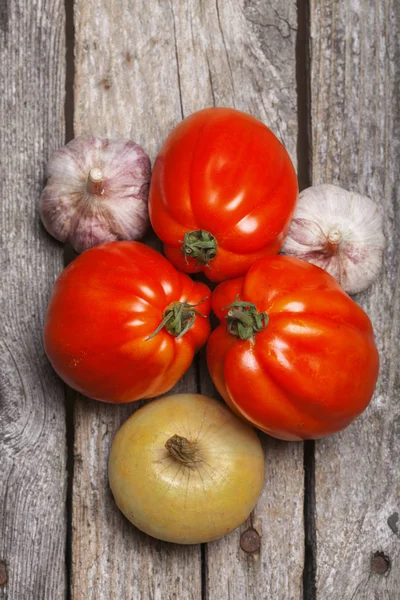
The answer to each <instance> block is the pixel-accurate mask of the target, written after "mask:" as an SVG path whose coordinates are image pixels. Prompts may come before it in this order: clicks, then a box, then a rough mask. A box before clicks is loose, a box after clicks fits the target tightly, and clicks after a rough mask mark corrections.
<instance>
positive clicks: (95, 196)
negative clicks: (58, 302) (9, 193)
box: [39, 135, 151, 252]
mask: <svg viewBox="0 0 400 600" xmlns="http://www.w3.org/2000/svg"><path fill="white" fill-rule="evenodd" d="M150 174H151V166H150V159H149V157H148V156H147V154H146V153H145V152H144V150H143V149H142V148H141V147H140V146H139V145H138V144H136V143H135V142H132V141H131V140H125V139H107V138H103V137H100V136H95V135H92V136H87V137H80V138H76V139H74V140H72V141H71V142H69V144H67V145H66V146H64V147H63V148H60V149H59V150H57V151H56V152H54V153H53V154H52V155H51V157H50V160H49V163H48V165H47V168H46V175H47V183H46V186H45V188H44V190H43V193H42V195H41V198H40V203H39V212H40V216H41V219H42V221H43V224H44V226H45V228H46V229H47V231H48V232H49V233H50V234H51V235H53V236H54V237H55V238H56V239H58V240H60V241H62V242H69V243H70V244H71V246H72V247H73V248H74V249H75V250H76V251H77V252H82V251H83V250H86V249H87V248H91V247H92V246H96V245H97V244H101V243H103V242H107V241H113V240H136V239H140V238H141V237H142V236H143V235H144V233H145V232H146V230H147V228H148V226H149V218H148V208H147V197H148V188H149V183H150Z"/></svg>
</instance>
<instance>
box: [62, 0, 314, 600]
mask: <svg viewBox="0 0 400 600" xmlns="http://www.w3.org/2000/svg"><path fill="white" fill-rule="evenodd" d="M75 27H76V48H75V55H76V67H75V68H76V81H75V86H76V93H75V107H76V110H75V134H76V135H79V134H82V133H86V132H89V131H93V132H100V133H106V134H108V135H116V134H122V135H125V136H129V137H131V138H132V139H134V140H135V141H137V142H138V143H140V144H142V145H143V146H144V148H145V149H146V150H147V151H148V152H149V154H150V156H151V158H152V159H154V157H155V155H156V153H157V151H158V149H159V147H160V145H161V143H162V141H163V139H164V138H165V137H166V135H167V134H168V133H169V131H170V130H171V129H172V128H173V126H174V125H175V124H177V123H178V122H179V121H180V120H181V119H182V117H184V116H186V115H188V114H189V113H191V112H193V111H195V110H198V109H200V108H203V107H205V106H211V105H230V106H235V107H236V108H238V109H242V110H245V111H247V112H250V113H252V114H253V115H255V116H256V117H259V118H261V119H262V120H264V121H265V122H266V123H267V124H269V125H270V126H271V127H272V128H273V129H274V130H275V132H276V133H277V134H278V135H279V136H280V137H281V139H282V140H283V141H284V143H285V144H286V146H287V148H288V150H289V152H290V154H291V156H292V158H293V160H294V161H295V158H296V136H297V116H296V111H297V106H296V95H295V91H294V90H295V36H296V5H295V3H294V2H293V1H285V2H278V1H277V0H275V1H273V2H270V3H268V6H265V5H264V3H261V2H257V1H252V2H246V3H244V2H229V3H226V2H221V1H218V0H217V2H215V1H213V2H209V1H208V0H206V1H202V2H200V1H199V0H196V1H195V0H186V1H184V2H182V1H178V0H170V1H168V2H167V1H165V0H163V1H161V0H159V1H155V2H151V3H149V2H145V1H144V0H137V1H135V2H130V1H129V0H121V1H119V2H116V1H112V2H110V1H109V0H107V1H106V0H85V1H84V0H76V11H75ZM199 369H200V373H201V391H203V393H207V391H210V382H209V380H208V379H207V378H206V377H208V376H206V372H205V367H204V360H203V359H202V360H201V361H200V366H199ZM196 378H197V374H196V368H195V367H192V368H191V370H190V372H189V373H188V374H187V375H186V376H185V378H184V380H183V382H182V383H180V384H179V386H178V387H177V389H178V390H181V391H182V390H184V389H187V390H191V391H194V390H196V389H197V385H196ZM132 410H133V407H125V408H123V409H119V408H117V407H107V406H102V405H98V404H94V403H92V402H89V401H87V400H85V399H81V400H79V401H78V403H77V406H76V412H75V424H76V432H75V436H76V437H75V474H74V485H73V556H72V595H73V598H75V600H78V599H80V598H86V597H87V598H96V600H106V599H107V600H108V599H109V598H110V597H116V598H119V599H124V598H127V599H128V598H132V597H134V598H143V599H146V600H147V598H154V599H156V598H157V599H160V600H161V599H162V600H166V599H170V598H177V599H179V600H181V599H186V598H193V599H196V600H197V599H200V598H201V597H202V595H203V597H204V596H205V597H209V598H213V599H214V598H215V599H216V598H218V600H220V599H224V598H228V597H229V598H253V597H255V596H254V594H257V596H259V597H266V598H271V599H273V598H281V597H282V595H281V594H282V593H284V595H285V599H286V598H287V599H288V600H289V599H293V600H298V599H300V598H301V597H302V594H301V575H302V568H303V548H304V539H303V519H302V510H303V508H302V507H303V450H302V445H300V444H299V445H289V444H288V445H284V444H279V443H277V442H265V446H266V457H267V467H266V469H267V481H266V486H265V490H264V493H263V496H262V498H261V500H260V502H259V504H258V508H257V511H256V512H255V514H254V519H253V525H254V527H255V528H257V531H258V532H259V533H260V534H261V535H262V544H261V551H260V552H257V553H256V554H253V555H251V556H250V555H246V554H245V553H244V552H243V550H241V549H240V546H239V540H240V533H241V532H242V531H243V529H245V527H244V528H242V529H241V531H238V532H235V533H234V534H232V535H231V536H229V537H228V538H225V539H224V540H221V541H219V542H217V543H214V544H210V545H209V546H208V547H207V550H206V553H205V560H206V564H203V569H204V570H203V573H204V577H203V589H202V571H201V550H200V547H199V546H193V547H186V548H182V547H179V546H173V545H167V544H162V543H161V542H157V541H154V540H151V539H150V538H148V537H146V536H144V535H142V534H141V533H140V532H138V531H136V530H135V529H134V528H133V527H131V526H130V525H129V524H128V523H127V521H126V520H125V519H124V518H123V517H121V515H119V514H118V512H117V510H116V507H115V505H114V503H113V501H112V498H111V495H110V493H109V491H108V487H107V477H106V463H107V458H108V452H109V448H110V445H111V441H112V438H113V436H114V433H115V431H116V429H117V428H118V426H119V424H120V423H121V422H122V421H123V420H124V419H125V418H126V417H127V416H128V414H129V412H131V411H132ZM282 590H283V592H282Z"/></svg>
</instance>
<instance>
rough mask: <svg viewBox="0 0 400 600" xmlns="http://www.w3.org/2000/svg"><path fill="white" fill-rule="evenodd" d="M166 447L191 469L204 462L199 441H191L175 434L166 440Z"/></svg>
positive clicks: (173, 455) (174, 456)
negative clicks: (198, 444)
mask: <svg viewBox="0 0 400 600" xmlns="http://www.w3.org/2000/svg"><path fill="white" fill-rule="evenodd" d="M165 447H166V449H167V450H168V452H169V453H170V455H171V456H172V457H173V458H174V459H175V460H177V461H178V462H180V463H183V464H184V465H185V466H186V467H189V468H190V469H194V468H195V467H196V465H197V464H198V463H200V462H202V458H201V456H200V454H199V448H198V446H197V443H196V442H190V441H189V440H188V439H187V438H185V437H182V436H181V435H177V434H175V435H173V436H172V437H170V438H169V439H168V440H167V441H166V443H165Z"/></svg>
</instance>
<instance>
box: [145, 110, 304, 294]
mask: <svg viewBox="0 0 400 600" xmlns="http://www.w3.org/2000/svg"><path fill="white" fill-rule="evenodd" d="M297 196H298V183H297V177H296V173H295V170H294V168H293V165H292V163H291V160H290V157H289V155H288V153H287V151H286V149H285V147H284V146H283V145H282V144H281V142H280V141H279V140H278V138H277V137H276V136H275V135H274V134H273V133H272V131H270V129H268V127H266V126H265V125H264V124H263V123H261V121H258V120H257V119H255V118H254V117H251V116H250V115H248V114H245V113H242V112H240V111H237V110H234V109H231V108H208V109H204V110H201V111H199V112H196V113H194V114H192V115H190V116H189V117H187V118H186V119H184V120H183V121H182V122H181V123H180V124H179V125H178V126H177V127H176V128H175V129H174V130H173V131H172V133H171V134H170V135H169V137H168V138H167V140H166V141H165V143H164V145H163V147H162V148H161V150H160V152H159V154H158V156H157V159H156V161H155V165H154V169H153V174H152V179H151V184H150V193H149V214H150V220H151V223H152V226H153V228H154V230H155V232H156V234H157V235H158V237H159V238H160V239H161V240H162V241H163V242H164V250H165V254H166V256H167V257H168V259H169V260H170V261H171V262H172V263H173V264H174V265H175V266H176V268H178V269H179V270H181V271H184V272H187V273H195V272H199V271H204V273H205V275H206V276H207V277H208V278H209V279H210V280H211V281H217V282H219V281H223V280H225V279H230V278H233V277H238V276H241V275H244V274H245V273H246V271H247V270H248V268H249V267H250V266H251V265H252V264H253V263H254V262H255V261H256V260H258V259H260V258H262V257H264V256H266V255H270V254H276V253H277V252H279V250H280V248H281V246H282V244H283V241H284V238H285V236H286V234H287V233H288V230H289V225H290V221H291V219H292V216H293V213H294V209H295V205H296V201H297ZM191 231H207V232H209V233H211V234H212V235H213V236H214V237H215V239H216V242H217V254H216V256H215V258H213V259H212V260H211V261H210V262H209V263H207V264H201V263H199V262H198V261H197V260H195V259H194V258H192V257H190V256H188V255H185V254H184V253H183V251H182V243H183V240H184V236H185V234H186V233H188V232H191Z"/></svg>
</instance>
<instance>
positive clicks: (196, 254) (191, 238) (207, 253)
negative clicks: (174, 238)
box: [182, 229, 218, 266]
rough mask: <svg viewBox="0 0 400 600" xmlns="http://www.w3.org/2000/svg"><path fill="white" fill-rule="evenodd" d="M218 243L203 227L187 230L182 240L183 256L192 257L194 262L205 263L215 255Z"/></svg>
mask: <svg viewBox="0 0 400 600" xmlns="http://www.w3.org/2000/svg"><path fill="white" fill-rule="evenodd" d="M217 250H218V245H217V240H216V239H215V237H214V236H213V235H212V234H211V233H209V232H208V231H205V230H204V229H197V230H195V231H187V232H186V233H185V237H184V238H183V242H182V253H183V254H184V256H185V258H186V259H188V258H193V259H194V260H195V261H196V263H199V264H202V265H207V266H208V263H209V262H210V261H211V260H213V259H214V258H215V257H216V255H217Z"/></svg>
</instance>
